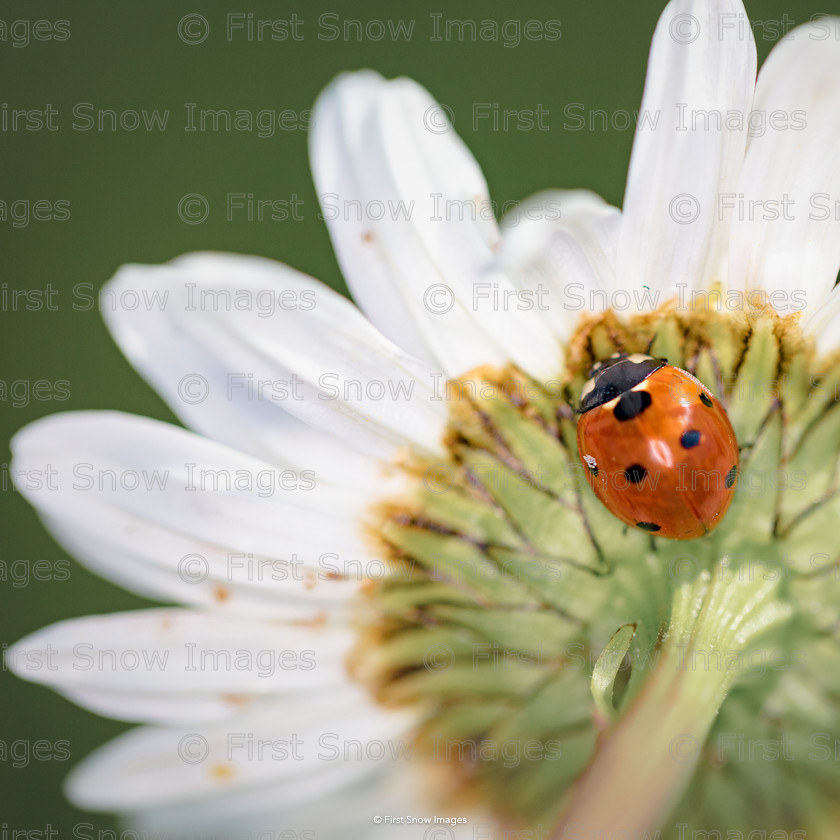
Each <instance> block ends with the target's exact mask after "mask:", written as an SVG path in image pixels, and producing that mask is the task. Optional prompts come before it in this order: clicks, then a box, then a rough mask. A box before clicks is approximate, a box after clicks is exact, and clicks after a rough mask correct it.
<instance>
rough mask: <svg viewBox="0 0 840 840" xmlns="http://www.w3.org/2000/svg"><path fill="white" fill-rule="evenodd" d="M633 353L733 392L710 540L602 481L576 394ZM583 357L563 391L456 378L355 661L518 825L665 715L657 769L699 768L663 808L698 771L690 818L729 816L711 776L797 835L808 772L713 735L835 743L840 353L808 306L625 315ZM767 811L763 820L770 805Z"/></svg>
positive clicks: (391, 520)
mask: <svg viewBox="0 0 840 840" xmlns="http://www.w3.org/2000/svg"><path fill="white" fill-rule="evenodd" d="M615 352H622V353H649V354H651V355H653V356H656V357H662V358H667V359H668V361H669V363H670V364H672V365H675V366H677V367H680V368H683V369H685V370H688V371H689V372H690V373H692V374H694V375H695V376H696V377H697V378H698V379H700V381H701V382H703V383H704V384H705V385H706V386H707V387H708V388H709V389H710V390H711V391H712V392H713V393H714V394H715V395H716V396H717V397H718V398H719V399H720V400H721V401H722V403H723V405H724V406H725V407H726V409H727V412H728V415H729V417H730V420H731V422H732V425H733V428H734V430H735V433H736V435H737V439H738V442H739V446H740V452H741V475H740V478H739V481H738V485H737V488H736V492H735V497H734V499H733V502H732V505H731V507H730V509H729V511H728V513H727V514H726V516H725V518H724V520H723V522H722V523H721V524H720V526H719V527H718V528H717V529H716V530H715V531H713V532H712V533H710V534H708V535H706V536H704V537H701V538H699V539H696V540H691V541H688V542H674V541H669V540H665V539H662V538H657V537H655V536H653V535H651V534H647V533H644V532H642V531H639V530H636V529H633V528H628V527H627V526H626V525H625V524H624V523H622V522H621V521H620V520H618V519H617V518H616V517H615V516H613V515H612V514H611V513H610V512H609V511H608V510H607V509H606V508H604V507H603V505H602V504H601V503H600V502H599V501H598V500H597V499H596V498H595V496H594V494H593V493H592V491H591V489H590V487H589V485H588V482H587V479H586V475H585V470H586V467H585V466H584V465H583V464H581V463H580V461H579V459H578V454H577V444H576V415H575V413H574V411H573V409H572V406H576V405H577V401H578V399H579V396H580V390H581V388H582V387H583V385H584V383H585V381H586V379H587V375H588V371H589V369H590V367H591V365H592V364H593V363H594V362H595V361H598V360H603V359H606V358H608V357H609V356H610V355H611V354H613V353H615ZM567 358H568V366H567V371H566V373H565V375H564V376H563V377H562V378H561V377H558V380H557V381H554V382H543V383H537V382H534V381H533V380H530V379H529V378H528V377H526V376H525V375H523V374H522V373H521V372H520V371H518V370H516V369H514V368H507V369H503V370H498V369H490V368H481V369H477V370H474V371H472V372H471V373H470V374H469V375H467V376H465V377H463V378H462V379H460V380H457V381H452V382H450V383H449V388H448V397H449V404H450V424H449V431H448V435H447V442H446V443H447V451H448V457H447V458H446V459H445V460H442V461H440V462H437V463H428V462H422V463H421V462H415V463H413V464H411V465H410V467H407V469H410V470H411V471H412V472H413V474H414V475H415V476H416V486H415V492H414V493H413V495H411V496H410V497H407V498H403V499H398V500H394V501H393V502H392V503H389V504H387V505H384V506H382V508H381V509H380V510H379V511H378V517H377V521H378V523H379V524H378V527H377V528H376V538H377V539H378V540H379V542H380V545H381V546H382V547H383V550H384V551H385V552H387V555H388V558H389V560H390V565H391V569H392V574H391V575H390V577H389V578H387V579H386V580H385V581H383V582H381V583H379V584H377V585H376V586H375V587H374V589H373V591H372V592H371V593H370V594H369V604H368V605H367V606H368V607H369V612H368V617H367V619H366V624H365V627H364V630H363V632H362V634H361V637H360V639H361V640H360V643H359V645H358V648H357V650H356V653H355V655H354V658H353V662H352V666H351V668H352V671H353V673H354V675H355V676H356V677H357V678H358V679H359V680H361V681H363V682H364V683H365V684H367V685H368V686H369V687H370V688H371V690H372V691H373V692H374V694H375V695H376V697H377V698H378V699H379V700H380V701H381V702H382V703H384V704H387V705H392V706H393V705H398V706H404V705H416V706H417V707H418V709H419V710H421V712H422V715H423V723H422V725H421V726H420V728H419V730H418V733H417V742H418V745H420V746H421V747H422V748H423V751H424V753H425V754H426V755H427V756H428V757H429V759H430V760H431V761H433V762H437V767H443V766H446V767H448V768H451V769H452V770H453V771H454V772H453V780H454V782H455V783H457V785H459V786H460V787H461V788H463V787H468V788H469V789H470V790H472V791H473V792H476V793H477V794H478V795H479V796H480V798H481V799H482V800H484V801H486V803H488V804H490V805H491V806H493V807H496V808H498V809H499V810H501V811H503V812H505V814H506V816H507V817H509V818H511V819H513V820H516V821H519V822H521V823H523V824H531V825H534V824H536V823H541V824H543V825H552V824H554V823H555V821H556V820H557V818H558V816H559V815H560V814H561V813H562V812H563V811H564V808H565V807H566V803H565V801H564V799H563V797H564V795H565V794H567V793H568V792H569V791H571V790H575V789H576V788H575V787H574V785H575V782H576V780H578V782H577V784H578V788H577V789H579V790H582V791H584V792H585V791H586V785H587V784H590V786H591V775H592V774H591V772H590V773H589V777H590V781H589V782H588V781H587V778H586V773H585V771H586V769H587V767H590V769H591V768H592V767H593V766H597V764H598V756H599V755H607V754H610V755H612V758H611V761H612V762H613V764H614V763H615V760H616V756H615V754H616V751H618V754H619V755H624V758H625V759H626V761H627V762H628V764H627V766H626V767H624V768H621V769H622V772H623V773H624V774H625V779H626V774H632V773H633V772H634V770H633V767H634V763H633V762H636V761H638V758H639V755H638V754H636V755H635V756H634V755H632V754H630V752H632V750H647V749H654V747H653V746H652V745H651V744H650V743H649V744H647V745H646V744H645V743H644V738H645V737H646V736H647V737H648V738H649V737H650V736H651V732H650V728H651V727H653V728H654V729H655V728H656V727H657V722H659V723H660V724H661V725H662V727H664V728H663V729H662V731H661V732H660V734H659V741H658V742H657V743H658V746H657V747H656V748H657V749H659V751H660V753H663V752H664V753H665V756H664V763H662V762H659V763H656V761H654V764H655V765H656V768H657V770H656V772H658V773H659V774H660V775H663V774H664V775H668V772H667V771H668V768H669V766H670V768H671V769H673V768H674V767H677V769H678V770H680V768H682V770H683V771H685V772H681V773H679V772H678V773H673V774H671V775H673V776H674V780H673V781H668V782H667V783H669V784H671V785H672V786H673V788H674V789H673V791H672V792H671V793H672V799H673V801H671V800H668V801H666V802H663V804H662V807H661V813H659V814H658V816H657V815H654V817H653V818H652V819H653V820H654V822H655V821H656V819H660V821H661V819H664V818H665V817H667V814H668V811H669V810H670V809H671V808H673V806H674V805H675V804H676V803H677V801H679V797H680V796H681V795H682V793H683V792H684V790H685V788H686V786H688V785H689V780H690V779H691V773H692V772H693V771H694V769H695V765H697V772H696V774H695V775H694V781H693V782H692V783H691V785H690V787H689V788H688V794H687V796H685V798H684V799H683V806H682V809H681V810H680V811H678V815H677V816H678V818H679V814H681V813H682V812H683V809H685V810H686V813H688V812H689V811H690V812H691V813H692V814H693V819H694V818H698V819H699V817H698V814H703V815H704V817H705V818H706V820H707V822H706V823H703V822H702V820H700V821H699V822H698V824H701V825H704V826H705V827H706V828H708V827H709V826H710V825H715V824H717V823H719V822H720V814H717V815H715V813H714V808H715V807H718V806H715V805H713V804H712V803H710V802H709V801H708V796H707V795H706V794H705V793H704V791H705V790H706V789H707V787H708V786H709V785H712V786H714V785H715V784H717V785H718V786H721V787H725V784H724V783H723V782H722V781H721V780H724V779H726V778H727V777H728V776H731V775H732V774H735V775H736V776H737V777H738V778H740V779H742V780H743V783H744V784H745V785H746V786H747V787H748V788H749V791H750V795H752V796H753V797H754V798H757V799H760V800H761V801H762V802H764V800H765V799H772V800H773V802H772V805H773V811H772V815H773V816H772V817H768V820H769V824H768V828H770V829H778V828H784V827H785V826H786V825H790V826H792V827H793V828H801V827H802V822H801V820H800V814H799V809H800V807H801V797H800V798H799V799H797V796H798V794H797V793H796V788H795V786H788V787H787V789H785V785H782V784H780V785H779V789H778V790H775V789H774V790H773V792H772V794H771V786H770V785H768V783H767V779H766V777H767V767H766V766H765V764H764V763H763V762H759V764H760V765H761V766H758V767H755V766H753V765H752V764H749V763H748V762H744V761H741V760H740V759H739V754H738V753H737V751H734V752H733V750H730V749H728V748H727V749H723V750H721V749H719V745H720V744H721V743H724V742H725V743H726V744H729V743H730V740H731V738H735V742H736V743H737V742H738V739H739V738H741V737H744V738H748V739H749V738H754V739H756V740H757V741H760V740H762V736H763V737H764V740H767V738H768V735H767V733H768V732H770V733H772V732H778V731H779V729H780V727H792V729H791V731H794V730H795V731H796V732H797V733H799V736H798V737H801V738H802V739H804V740H805V741H806V742H807V740H808V738H809V737H811V736H812V735H813V734H814V733H815V732H816V731H817V729H818V728H819V727H820V726H821V727H822V730H820V731H823V730H824V731H826V732H828V733H829V735H827V737H828V738H829V739H834V741H836V743H840V704H838V703H837V699H836V698H837V697H838V696H840V678H837V679H836V678H835V677H834V674H835V673H838V669H837V668H836V665H837V664H840V646H838V645H837V644H836V641H835V639H834V636H833V635H832V633H833V631H834V628H835V625H836V623H837V622H838V621H840V597H838V595H840V574H838V566H837V551H836V549H834V548H831V545H832V544H833V539H832V538H831V535H832V532H833V528H832V525H833V523H834V522H836V518H837V516H838V513H840V496H839V495H838V494H837V493H836V469H835V468H836V465H837V452H838V448H840V410H838V409H837V408H836V407H835V402H836V397H835V390H836V389H838V388H840V366H837V365H833V366H832V365H828V364H823V365H822V366H820V365H819V364H818V362H817V360H816V358H815V355H814V351H813V350H812V349H811V348H810V347H809V346H807V345H806V344H805V343H804V342H803V339H802V337H801V334H800V331H799V328H798V326H797V324H796V322H795V319H793V318H788V319H781V318H779V317H777V316H776V315H775V314H773V313H772V312H769V311H768V312H764V313H760V314H756V315H752V316H750V317H744V316H743V315H739V314H731V313H725V312H715V311H695V312H691V313H687V314H685V315H683V314H675V313H673V312H672V311H665V310H661V311H659V312H657V313H654V314H651V315H645V316H638V317H636V318H633V319H630V320H621V319H619V318H618V317H617V316H616V315H614V314H613V313H611V312H608V313H606V314H604V315H601V316H597V317H593V318H591V319H590V320H588V321H587V322H586V323H584V324H583V325H582V326H581V327H580V329H579V331H578V332H577V334H576V335H575V337H574V339H573V340H572V342H571V343H570V345H569V348H568V356H567ZM824 657H828V658H829V659H830V661H831V662H832V668H833V670H832V674H831V675H829V674H828V673H826V671H825V667H826V666H825V659H824ZM832 681H833V682H832ZM834 682H836V683H837V685H836V686H835V685H834ZM806 684H807V686H808V688H807V690H804V689H803V693H802V694H801V695H798V694H797V692H798V691H799V690H800V688H801V687H802V686H803V685H806ZM803 697H805V698H806V700H804V701H803V700H802V698H803ZM657 698H658V699H657ZM724 698H727V699H724ZM803 703H805V704H806V705H807V704H810V706H809V709H810V711H808V710H806V709H804V708H802V704H803ZM657 704H659V705H657ZM816 712H819V723H817V719H816V718H814V717H809V714H811V713H816ZM622 720H629V721H631V723H628V724H622ZM633 720H636V721H642V723H638V724H632V721H633ZM633 726H635V727H636V729H633ZM645 727H647V729H646V728H645ZM637 730H638V731H637ZM611 733H616V737H615V738H611V737H610V736H611ZM730 736H731V737H730ZM679 737H685V738H688V739H691V743H692V744H694V745H695V746H696V750H695V752H694V753H692V754H691V756H690V757H689V760H688V761H685V760H683V759H684V757H683V758H681V756H676V757H675V756H674V754H673V753H672V752H671V750H672V749H673V744H674V743H677V744H678V746H679V742H675V741H674V739H675V738H679ZM622 739H624V740H622ZM634 739H635V740H634ZM640 739H641V740H640ZM721 739H723V740H721ZM727 739H729V740H727ZM624 741H627V744H625V745H624V746H621V744H623V743H624ZM628 750H629V751H630V752H628ZM610 751H612V752H611V753H610ZM622 751H623V752H622ZM660 758H661V756H660ZM669 762H670V764H669ZM675 762H676V764H675ZM698 762H699V763H698ZM753 764H754V763H753ZM747 765H748V766H747ZM686 768H687V769H686ZM776 769H779V770H780V772H781V771H782V770H784V772H789V771H790V768H781V767H777V768H776ZM796 772H800V773H802V774H803V778H805V777H809V774H810V775H813V774H814V773H816V774H820V773H822V774H823V776H825V785H826V795H827V796H830V795H831V793H830V791H831V790H833V789H834V788H835V787H836V784H837V779H836V778H834V777H835V776H836V775H838V771H837V762H822V764H819V763H815V762H811V761H807V760H806V757H805V756H803V758H802V761H801V762H800V765H799V766H798V767H797V769H796ZM607 776H608V774H607ZM683 777H684V778H683ZM604 779H605V780H604V781H603V784H604V785H609V784H610V782H609V779H608V778H606V777H604ZM648 782H650V783H654V784H655V783H656V777H654V778H653V779H652V780H648ZM704 786H705V787H704ZM601 793H603V794H604V795H607V791H606V790H602V791H601ZM814 795H815V796H817V795H819V794H814ZM780 798H781V799H780ZM583 799H585V795H584V796H583ZM732 799H733V797H731V796H729V797H727V802H728V800H732ZM782 800H783V801H782ZM798 803H800V804H798ZM737 807H742V806H739V805H737V803H736V802H734V801H733V802H732V803H729V804H727V805H726V808H727V809H730V810H731V809H737ZM751 811H752V814H753V816H752V823H751V826H752V827H755V821H756V819H757V818H758V817H757V815H758V814H761V813H768V812H767V811H762V810H761V809H760V808H759V806H757V805H755V802H753V805H752V806H751ZM729 819H731V814H730V816H727V817H726V820H729ZM774 820H775V822H774ZM678 821H679V820H678V819H677V823H678ZM677 823H675V825H676V824H677ZM654 827H655V826H654Z"/></svg>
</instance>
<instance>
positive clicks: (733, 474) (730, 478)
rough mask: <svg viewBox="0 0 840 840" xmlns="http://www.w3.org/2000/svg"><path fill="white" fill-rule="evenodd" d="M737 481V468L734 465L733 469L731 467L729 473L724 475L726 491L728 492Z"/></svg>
mask: <svg viewBox="0 0 840 840" xmlns="http://www.w3.org/2000/svg"><path fill="white" fill-rule="evenodd" d="M737 480H738V466H737V464H736V465H735V466H734V467H732V469H731V470H729V472H728V473H727V474H726V481H725V482H724V483H725V484H726V489H727V490H729V489H730V488H731V487H732V485H733V484H735V482H736V481H737Z"/></svg>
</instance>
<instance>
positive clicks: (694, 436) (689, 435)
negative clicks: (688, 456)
mask: <svg viewBox="0 0 840 840" xmlns="http://www.w3.org/2000/svg"><path fill="white" fill-rule="evenodd" d="M698 443H700V432H698V431H697V429H689V430H688V431H687V432H683V433H682V435H681V436H680V445H681V446H682V448H683V449H693V448H694V447H695V446H697V444H698Z"/></svg>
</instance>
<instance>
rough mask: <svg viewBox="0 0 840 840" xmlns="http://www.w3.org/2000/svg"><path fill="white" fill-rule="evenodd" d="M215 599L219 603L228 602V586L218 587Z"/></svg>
mask: <svg viewBox="0 0 840 840" xmlns="http://www.w3.org/2000/svg"><path fill="white" fill-rule="evenodd" d="M213 597H214V598H215V599H216V600H217V601H219V603H224V602H225V601H227V600H228V598H230V590H229V589H228V588H227V587H226V586H217V587H216V588H215V589H214V590H213Z"/></svg>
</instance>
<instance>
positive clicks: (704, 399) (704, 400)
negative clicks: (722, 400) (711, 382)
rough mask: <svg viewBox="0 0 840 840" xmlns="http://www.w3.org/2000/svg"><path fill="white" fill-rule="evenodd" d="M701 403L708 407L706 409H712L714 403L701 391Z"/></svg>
mask: <svg viewBox="0 0 840 840" xmlns="http://www.w3.org/2000/svg"><path fill="white" fill-rule="evenodd" d="M700 402H701V403H703V405H705V406H706V408H711V407H712V401H711V400H710V399H709V398H708V397H707V396H706V395H705V394H704V393H703V392H702V391H701V392H700Z"/></svg>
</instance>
